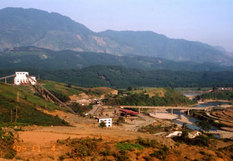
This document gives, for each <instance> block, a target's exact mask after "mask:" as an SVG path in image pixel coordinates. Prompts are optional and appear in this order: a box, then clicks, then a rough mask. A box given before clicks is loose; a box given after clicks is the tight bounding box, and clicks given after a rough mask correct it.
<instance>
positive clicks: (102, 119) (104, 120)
mask: <svg viewBox="0 0 233 161" xmlns="http://www.w3.org/2000/svg"><path fill="white" fill-rule="evenodd" d="M101 122H105V125H106V127H112V118H100V119H99V123H101Z"/></svg>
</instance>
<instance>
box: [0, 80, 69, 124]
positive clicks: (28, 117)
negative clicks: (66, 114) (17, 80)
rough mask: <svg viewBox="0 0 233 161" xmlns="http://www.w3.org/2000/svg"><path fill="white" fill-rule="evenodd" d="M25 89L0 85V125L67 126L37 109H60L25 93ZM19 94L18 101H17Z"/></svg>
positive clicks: (62, 121)
mask: <svg viewBox="0 0 233 161" xmlns="http://www.w3.org/2000/svg"><path fill="white" fill-rule="evenodd" d="M24 88H26V87H22V88H20V87H18V88H17V87H13V86H10V85H5V84H2V83H0V125H1V126H8V125H15V124H16V123H17V125H32V124H35V125H44V126H47V125H68V124H67V123H66V122H65V121H64V120H61V119H60V118H58V117H57V116H56V117H54V116H51V115H48V114H45V113H43V112H41V111H39V110H37V109H36V106H37V107H41V108H46V109H48V110H52V109H60V108H59V107H57V106H56V105H54V104H52V103H49V102H47V101H45V100H43V99H42V98H40V97H37V96H35V95H33V94H32V93H29V92H28V91H25V90H26V89H24ZM17 93H19V101H17Z"/></svg>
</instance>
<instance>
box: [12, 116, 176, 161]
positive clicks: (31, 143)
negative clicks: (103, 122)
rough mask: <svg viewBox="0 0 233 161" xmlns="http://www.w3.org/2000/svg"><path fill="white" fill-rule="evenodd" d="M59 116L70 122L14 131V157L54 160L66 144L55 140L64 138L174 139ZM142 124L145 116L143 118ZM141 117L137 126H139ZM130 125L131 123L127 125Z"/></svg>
mask: <svg viewBox="0 0 233 161" xmlns="http://www.w3.org/2000/svg"><path fill="white" fill-rule="evenodd" d="M57 114H59V115H60V117H62V118H65V119H66V121H68V122H69V123H71V125H72V126H69V127H68V126H51V127H41V126H33V127H25V129H24V131H19V132H18V140H19V142H17V143H16V144H15V146H14V148H15V149H16V151H17V155H16V158H17V159H19V160H27V159H29V160H30V161H32V160H35V161H37V160H45V161H48V160H58V158H59V156H61V155H63V154H65V153H66V152H67V151H68V150H69V149H68V148H69V147H67V146H65V145H61V144H58V143H57V141H58V140H64V139H67V138H71V139H73V138H81V137H95V138H100V137H101V138H103V139H105V140H107V141H111V140H114V141H120V140H126V139H137V138H138V137H142V138H150V139H156V140H157V141H158V142H160V143H163V144H166V145H168V146H173V145H174V142H173V141H172V140H170V139H164V138H163V137H160V136H153V135H150V134H144V133H139V132H136V131H135V130H132V131H130V130H129V129H135V128H133V127H132V128H124V127H123V126H113V127H112V128H103V129H102V128H100V127H98V124H97V121H96V120H94V119H87V118H82V117H79V116H76V115H72V114H66V113H61V112H57ZM144 123H145V125H146V120H145V121H144ZM144 123H143V122H142V121H141V122H140V124H137V125H138V126H139V125H140V126H143V125H144ZM131 126H132V125H131Z"/></svg>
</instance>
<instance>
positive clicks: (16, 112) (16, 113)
mask: <svg viewBox="0 0 233 161" xmlns="http://www.w3.org/2000/svg"><path fill="white" fill-rule="evenodd" d="M17 102H19V91H17ZM17 119H18V105H16V109H15V123H17Z"/></svg>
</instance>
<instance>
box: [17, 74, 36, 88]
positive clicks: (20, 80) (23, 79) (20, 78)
mask: <svg viewBox="0 0 233 161" xmlns="http://www.w3.org/2000/svg"><path fill="white" fill-rule="evenodd" d="M27 76H29V73H28V72H15V78H14V84H15V85H22V84H29V83H30V84H32V85H35V84H36V77H31V79H33V80H34V81H33V80H31V79H29V78H28V77H27Z"/></svg>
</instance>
